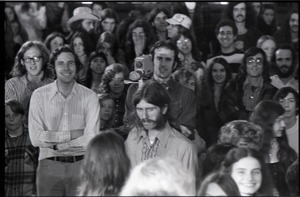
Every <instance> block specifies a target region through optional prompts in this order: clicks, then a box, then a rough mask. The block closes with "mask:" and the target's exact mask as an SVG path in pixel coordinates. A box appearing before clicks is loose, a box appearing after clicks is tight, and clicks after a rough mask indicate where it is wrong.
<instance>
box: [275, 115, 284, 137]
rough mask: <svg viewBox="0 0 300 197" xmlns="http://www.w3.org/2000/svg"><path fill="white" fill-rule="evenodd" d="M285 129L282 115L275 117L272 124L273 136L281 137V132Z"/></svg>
mask: <svg viewBox="0 0 300 197" xmlns="http://www.w3.org/2000/svg"><path fill="white" fill-rule="evenodd" d="M284 129H285V122H284V116H279V117H278V118H276V120H275V122H274V124H273V135H274V137H282V132H283V131H284Z"/></svg>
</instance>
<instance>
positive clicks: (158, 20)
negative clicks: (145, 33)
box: [152, 12, 168, 32]
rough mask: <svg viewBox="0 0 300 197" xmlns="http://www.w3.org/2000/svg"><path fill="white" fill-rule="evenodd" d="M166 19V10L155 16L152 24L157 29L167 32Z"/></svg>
mask: <svg viewBox="0 0 300 197" xmlns="http://www.w3.org/2000/svg"><path fill="white" fill-rule="evenodd" d="M166 19H167V15H166V14H165V13H164V12H160V13H158V14H157V15H156V16H155V18H154V20H153V22H152V25H153V26H154V27H155V29H156V30H157V31H159V32H166V31H167V26H168V23H167V22H166Z"/></svg>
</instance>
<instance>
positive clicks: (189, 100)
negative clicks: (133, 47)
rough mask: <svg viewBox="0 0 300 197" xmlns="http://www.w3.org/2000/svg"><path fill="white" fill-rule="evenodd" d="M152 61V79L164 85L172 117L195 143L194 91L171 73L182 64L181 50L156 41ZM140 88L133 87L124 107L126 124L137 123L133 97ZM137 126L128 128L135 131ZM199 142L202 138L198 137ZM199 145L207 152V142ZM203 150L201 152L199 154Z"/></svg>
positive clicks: (166, 42)
mask: <svg viewBox="0 0 300 197" xmlns="http://www.w3.org/2000/svg"><path fill="white" fill-rule="evenodd" d="M151 55H152V61H153V70H154V71H153V77H152V79H151V80H155V81H157V82H159V83H160V84H162V85H163V86H164V87H165V89H166V90H167V92H168V93H169V95H170V97H171V103H170V107H169V109H170V113H171V114H172V116H173V117H174V118H176V119H177V121H178V123H179V125H180V126H179V127H180V128H176V129H178V130H181V132H182V134H184V135H185V136H186V137H188V138H189V139H191V140H194V139H195V132H194V130H195V127H196V99H195V96H194V93H193V91H192V90H190V89H188V88H186V87H184V86H183V85H181V84H180V83H178V82H176V81H175V80H174V79H173V78H172V72H173V71H174V70H175V69H176V66H177V64H178V62H179V59H178V50H177V47H176V45H175V44H174V43H172V42H171V41H165V40H161V41H157V42H156V43H155V44H154V46H153V47H152V49H151ZM138 87H139V85H138V84H132V85H131V86H130V87H129V89H128V94H127V98H126V103H125V109H126V112H125V116H124V117H125V120H124V123H126V122H127V123H132V122H133V121H132V120H134V119H133V115H134V105H133V94H134V93H135V92H136V90H137V89H138ZM133 126H134V125H129V127H133ZM197 137H198V138H199V136H197ZM197 140H198V141H201V142H198V144H200V145H198V151H199V152H201V150H203V149H204V148H205V142H204V141H202V140H201V139H197ZM199 149H200V150H199Z"/></svg>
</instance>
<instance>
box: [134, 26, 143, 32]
mask: <svg viewBox="0 0 300 197" xmlns="http://www.w3.org/2000/svg"><path fill="white" fill-rule="evenodd" d="M141 32H142V33H144V29H143V28H142V27H137V28H134V29H133V30H132V33H141Z"/></svg>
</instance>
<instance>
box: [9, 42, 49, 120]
mask: <svg viewBox="0 0 300 197" xmlns="http://www.w3.org/2000/svg"><path fill="white" fill-rule="evenodd" d="M48 62H49V51H48V49H47V48H46V47H45V45H44V44H43V43H42V42H40V41H27V42H26V43H24V44H23V45H22V47H21V48H20V50H19V52H18V53H17V55H16V58H15V64H14V66H13V69H12V76H13V77H12V78H11V79H9V80H7V81H6V83H5V100H7V99H13V100H17V101H19V102H20V103H21V104H22V106H23V108H24V110H25V115H26V117H27V112H28V108H29V101H30V97H31V94H32V92H33V91H34V90H35V89H37V88H39V87H41V86H44V85H46V84H49V83H51V82H52V81H53V78H54V77H53V72H52V71H51V69H50V66H49V64H48Z"/></svg>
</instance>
